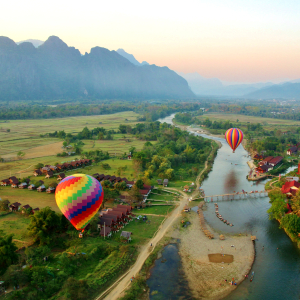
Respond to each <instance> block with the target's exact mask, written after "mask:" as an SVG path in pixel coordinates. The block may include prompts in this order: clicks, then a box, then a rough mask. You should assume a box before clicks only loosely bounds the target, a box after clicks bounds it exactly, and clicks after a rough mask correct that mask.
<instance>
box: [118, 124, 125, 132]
mask: <svg viewBox="0 0 300 300" xmlns="http://www.w3.org/2000/svg"><path fill="white" fill-rule="evenodd" d="M126 129H127V126H126V125H122V124H120V125H119V131H120V133H126Z"/></svg>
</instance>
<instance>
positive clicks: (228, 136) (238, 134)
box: [225, 128, 244, 153]
mask: <svg viewBox="0 0 300 300" xmlns="http://www.w3.org/2000/svg"><path fill="white" fill-rule="evenodd" d="M243 137H244V135H243V132H242V130H240V129H238V128H230V129H228V130H227V131H226V133H225V140H226V141H227V143H228V145H229V146H230V147H231V149H232V150H233V153H234V151H235V149H236V148H237V147H238V146H239V144H240V143H241V142H242V140H243Z"/></svg>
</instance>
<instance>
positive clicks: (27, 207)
mask: <svg viewBox="0 0 300 300" xmlns="http://www.w3.org/2000/svg"><path fill="white" fill-rule="evenodd" d="M28 209H31V210H32V207H31V206H30V205H28V204H26V205H24V206H22V214H25V213H26V211H27V210H28Z"/></svg>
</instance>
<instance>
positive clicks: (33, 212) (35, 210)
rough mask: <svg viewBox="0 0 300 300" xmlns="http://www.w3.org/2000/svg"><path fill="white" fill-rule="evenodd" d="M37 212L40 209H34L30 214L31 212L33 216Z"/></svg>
mask: <svg viewBox="0 0 300 300" xmlns="http://www.w3.org/2000/svg"><path fill="white" fill-rule="evenodd" d="M39 210H40V209H39V208H38V207H37V208H34V209H33V210H32V211H31V212H32V214H35V213H37V212H38V211H39Z"/></svg>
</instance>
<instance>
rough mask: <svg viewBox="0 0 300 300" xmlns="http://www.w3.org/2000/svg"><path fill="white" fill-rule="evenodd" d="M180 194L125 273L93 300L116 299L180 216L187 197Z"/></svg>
mask: <svg viewBox="0 0 300 300" xmlns="http://www.w3.org/2000/svg"><path fill="white" fill-rule="evenodd" d="M181 194H182V195H183V199H182V200H181V201H180V202H179V205H178V206H177V207H176V208H175V209H174V210H173V211H172V212H171V213H170V215H168V216H167V217H166V219H165V220H164V221H163V223H162V224H161V225H160V227H159V229H158V231H157V233H156V235H155V236H154V237H153V238H152V239H151V240H150V241H149V242H148V243H147V245H144V246H142V247H141V250H140V254H139V256H138V258H137V260H136V262H135V264H134V265H133V266H132V267H131V268H130V270H129V271H128V272H127V273H125V274H123V275H122V276H121V277H120V278H119V279H118V280H117V281H116V282H115V283H114V284H113V285H112V286H110V287H109V288H108V289H107V290H106V291H104V292H103V293H102V294H101V295H100V296H99V297H97V298H96V299H95V300H98V299H99V300H100V299H106V300H116V299H118V298H119V297H120V295H121V294H122V293H123V292H124V291H125V289H126V288H127V287H128V286H129V285H130V279H131V278H132V277H133V276H137V275H138V273H139V271H140V270H141V268H142V266H143V264H144V262H145V260H146V259H147V258H148V256H149V255H150V253H151V252H152V251H153V250H154V248H155V246H156V244H157V243H158V242H159V241H160V240H161V239H162V238H163V237H164V235H165V234H166V232H167V231H168V230H169V229H170V228H171V226H172V224H173V223H174V221H175V220H176V219H177V218H178V217H179V216H180V213H181V211H182V210H183V208H184V206H185V204H186V202H187V198H188V197H187V196H186V195H184V194H183V193H181ZM151 243H152V247H151V246H150V245H151ZM105 296H106V297H105ZM104 297H105V298H104Z"/></svg>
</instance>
